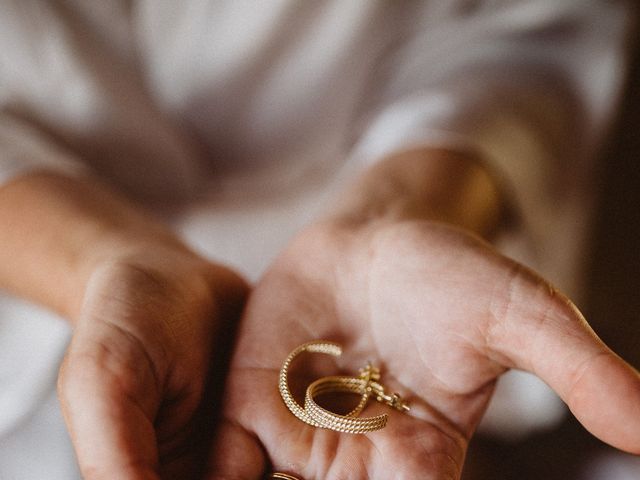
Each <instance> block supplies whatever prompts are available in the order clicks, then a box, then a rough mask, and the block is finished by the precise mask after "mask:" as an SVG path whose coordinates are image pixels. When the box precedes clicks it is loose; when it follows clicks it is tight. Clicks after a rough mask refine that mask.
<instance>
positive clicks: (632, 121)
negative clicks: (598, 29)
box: [463, 35, 640, 480]
mask: <svg viewBox="0 0 640 480" xmlns="http://www.w3.org/2000/svg"><path fill="white" fill-rule="evenodd" d="M638 36H640V35H638ZM632 51H633V53H632V55H633V63H632V67H631V70H630V72H629V76H628V79H627V86H626V94H625V97H624V99H623V101H622V105H621V109H620V112H619V116H618V119H617V122H616V125H615V127H614V129H613V132H612V135H611V137H610V139H609V142H608V144H607V146H606V148H605V149H604V151H603V154H602V157H603V158H602V161H601V172H600V175H599V176H598V184H597V187H598V189H599V190H600V192H599V194H600V202H599V207H598V211H597V212H596V214H595V216H596V222H595V225H594V231H593V236H592V245H591V254H590V258H589V269H588V280H587V285H588V288H587V294H586V295H585V296H584V298H583V301H582V302H581V304H580V305H579V306H580V309H581V310H582V312H583V313H584V314H585V316H586V317H587V319H588V320H589V323H590V324H591V325H592V326H593V328H594V330H595V331H596V332H597V333H598V335H599V336H600V337H601V338H602V339H603V340H604V341H605V342H606V343H607V344H608V345H609V346H610V347H611V348H612V349H613V350H614V351H616V352H618V353H619V354H620V355H621V356H622V357H623V358H624V359H625V360H627V361H628V362H630V363H631V364H632V365H634V366H635V367H636V368H638V369H640V41H638V39H637V38H636V39H633V40H632ZM639 435H640V432H639ZM463 478H464V480H480V479H500V480H511V479H514V480H515V479H518V480H529V479H530V480H541V479H544V480H561V479H562V480H574V479H575V480H637V479H640V458H638V457H633V456H631V455H627V456H621V455H618V454H616V452H615V451H614V450H613V449H612V448H610V447H608V446H606V445H604V444H603V443H602V442H599V441H598V440H596V439H595V438H594V437H593V436H591V435H590V434H589V433H588V432H586V431H585V430H584V429H583V428H582V427H581V426H580V424H579V423H578V422H577V421H576V420H575V419H574V418H573V417H572V416H570V415H568V416H567V417H566V419H565V421H564V422H563V423H562V424H561V425H560V427H559V428H557V429H554V430H552V431H549V432H543V433H539V434H535V435H532V436H529V437H528V438H526V439H525V440H523V441H521V442H519V443H507V442H501V441H499V440H495V439H492V438H489V437H486V436H482V435H479V436H477V437H475V439H474V440H473V441H472V443H471V448H470V450H469V456H468V462H467V468H466V472H465V475H464V477H463Z"/></svg>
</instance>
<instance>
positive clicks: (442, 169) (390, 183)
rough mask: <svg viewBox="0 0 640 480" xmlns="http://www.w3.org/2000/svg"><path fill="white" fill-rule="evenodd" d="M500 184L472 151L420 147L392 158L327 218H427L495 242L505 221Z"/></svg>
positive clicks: (357, 222)
mask: <svg viewBox="0 0 640 480" xmlns="http://www.w3.org/2000/svg"><path fill="white" fill-rule="evenodd" d="M505 205H506V202H505V201H504V199H503V196H502V194H501V192H500V189H499V187H498V184H497V182H496V181H495V179H494V178H493V176H492V175H491V174H490V173H489V172H488V170H487V169H486V168H485V167H484V166H483V165H482V162H481V161H480V160H479V158H478V157H477V156H476V155H474V154H472V153H469V152H453V151H448V150H440V149H420V150H411V151H407V152H402V153H400V154H397V155H394V156H393V157H389V158H387V159H385V160H383V161H381V162H379V163H378V164H376V165H375V166H374V167H372V168H371V169H370V170H368V171H367V172H365V174H364V175H363V176H362V177H360V178H359V179H358V180H357V181H356V182H355V183H354V184H353V185H352V186H351V187H350V188H349V189H347V190H346V192H344V194H343V195H342V196H341V197H340V198H339V199H338V202H337V203H336V205H335V206H334V208H333V210H332V211H331V212H330V213H329V215H328V218H329V219H330V220H331V221H333V222H336V223H343V224H350V225H354V226H355V225H365V224H385V223H397V222H404V221H410V220H428V221H436V222H442V223H447V224H450V225H453V226H457V227H461V228H464V229H466V230H469V231H471V232H473V233H475V234H477V235H480V236H482V237H484V238H487V239H491V238H492V237H493V236H494V235H495V233H496V231H497V230H498V229H499V228H500V226H501V224H502V222H504V220H505V216H506V215H505V212H506V210H507V209H506V208H505Z"/></svg>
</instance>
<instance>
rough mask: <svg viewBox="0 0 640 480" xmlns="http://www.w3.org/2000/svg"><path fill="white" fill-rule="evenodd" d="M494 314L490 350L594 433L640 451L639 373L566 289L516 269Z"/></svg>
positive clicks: (614, 444) (611, 441)
mask: <svg viewBox="0 0 640 480" xmlns="http://www.w3.org/2000/svg"><path fill="white" fill-rule="evenodd" d="M492 314H493V316H494V318H495V326H494V327H492V329H491V332H490V333H489V335H488V339H489V343H490V345H489V346H490V348H491V349H492V350H493V352H496V353H498V354H500V355H502V356H504V357H505V359H506V362H507V363H509V364H510V365H508V366H512V367H515V368H520V369H524V370H528V371H531V372H533V373H535V374H537V375H538V376H539V377H540V378H542V379H543V380H544V381H545V382H547V383H548V384H549V385H550V386H551V387H552V388H553V389H554V390H555V391H556V392H557V393H558V394H559V395H560V397H561V398H562V399H563V400H564V401H565V402H566V403H567V405H568V406H569V408H570V409H571V411H572V412H573V413H574V415H575V416H576V418H577V419H578V420H579V421H580V422H581V423H582V424H583V425H584V426H585V427H586V428H587V429H588V430H589V431H591V432H592V433H593V434H594V435H596V436H597V437H599V438H600V439H602V440H604V441H605V442H607V443H609V444H611V445H613V446H615V447H617V448H620V449H622V450H626V451H629V452H632V453H636V454H638V453H640V375H639V374H638V372H637V371H636V370H635V369H633V368H632V367H631V366H630V365H628V364H627V363H625V362H624V361H623V360H622V359H621V358H619V357H618V356H617V355H615V354H614V353H613V352H612V351H611V350H610V349H609V348H608V347H607V346H606V345H605V344H604V343H603V342H602V341H601V340H600V339H599V338H598V337H597V335H596V334H595V333H594V332H593V330H592V329H591V328H590V327H589V325H588V324H587V322H586V320H585V319H584V317H583V316H582V315H581V314H580V312H579V311H578V309H577V308H576V307H575V306H574V305H573V304H572V303H571V302H570V301H569V300H568V299H567V298H566V297H565V296H563V295H562V294H560V293H558V292H557V291H556V290H554V289H553V288H551V287H550V286H549V285H548V284H546V283H545V282H544V281H543V280H541V279H540V278H538V277H537V276H536V275H535V274H533V273H531V272H529V271H527V270H525V269H523V268H518V269H517V270H516V273H515V274H514V275H513V277H512V278H511V281H510V282H509V287H508V289H507V292H506V293H505V298H504V299H503V300H502V301H497V302H494V304H493V310H492Z"/></svg>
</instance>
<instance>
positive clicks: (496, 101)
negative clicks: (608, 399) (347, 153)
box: [354, 0, 631, 295]
mask: <svg viewBox="0 0 640 480" xmlns="http://www.w3.org/2000/svg"><path fill="white" fill-rule="evenodd" d="M453 3H456V2H453ZM457 3H458V4H460V3H462V2H457ZM476 3H478V5H477V6H476V7H475V11H473V12H469V11H466V12H463V11H461V10H458V11H456V12H452V11H451V9H445V10H447V11H446V12H445V13H441V12H440V13H441V16H440V17H434V11H433V10H432V11H429V10H428V9H425V11H424V14H423V15H422V16H420V15H418V16H417V19H416V28H414V31H415V33H414V34H412V35H409V38H408V40H406V41H405V42H403V43H402V45H401V46H400V47H398V48H396V49H394V50H393V51H391V53H389V54H388V55H387V56H386V58H384V59H383V61H382V62H381V63H380V67H379V69H378V70H377V71H376V74H375V76H374V80H373V82H374V83H375V82H378V85H375V86H374V88H373V89H372V91H376V92H378V94H377V95H376V97H375V100H373V101H370V102H368V103H367V104H366V105H365V107H364V108H363V113H362V117H361V118H362V119H363V122H362V124H363V125H365V127H364V128H363V129H362V132H363V133H362V135H361V136H360V137H359V141H358V142H357V144H356V147H355V151H354V159H355V160H354V161H355V162H356V163H361V162H363V163H365V164H367V163H371V162H375V161H376V160H378V159H380V158H383V157H385V156H388V155H389V154H391V153H393V152H396V151H399V150H404V149H410V148H416V147H421V146H438V147H446V148H454V149H464V150H472V151H474V152H476V153H479V154H480V158H482V159H483V160H484V161H485V162H486V164H487V166H488V168H489V170H490V171H493V172H494V173H495V175H496V177H497V178H498V180H499V183H500V184H501V185H503V187H504V190H505V193H506V194H507V196H508V197H509V198H510V200H511V201H512V203H513V204H514V205H515V210H516V211H517V217H518V219H519V221H518V226H517V228H516V230H517V231H516V232H515V233H514V232H511V233H509V232H505V235H504V238H505V239H506V240H504V241H503V242H502V243H503V244H504V245H505V246H504V249H505V250H507V252H508V253H509V254H511V255H512V256H514V257H516V258H517V259H518V260H520V261H524V263H527V264H529V265H530V266H532V267H534V268H536V269H538V270H539V271H541V273H543V275H545V276H547V277H548V278H550V279H551V280H552V281H554V282H555V283H556V284H558V285H559V286H560V287H561V288H563V289H564V290H565V291H567V292H568V293H569V294H570V295H575V294H576V293H577V291H578V284H579V279H578V277H579V274H578V271H579V270H578V269H577V265H578V264H579V262H578V261H577V255H578V253H582V252H581V250H582V248H581V247H580V246H578V247H576V245H577V244H578V245H579V244H580V241H581V240H580V239H581V238H583V237H584V232H585V229H586V226H587V225H588V221H587V217H588V211H589V210H590V208H589V204H590V202H591V201H592V197H593V195H592V188H591V186H590V183H589V182H590V180H592V177H591V173H592V169H593V160H594V158H595V155H594V152H595V151H596V150H597V147H598V146H599V145H600V143H601V142H602V139H603V136H604V134H605V132H606V128H607V125H608V123H609V121H610V119H611V117H612V114H613V112H614V111H615V105H616V99H617V97H618V96H619V93H620V91H621V86H622V83H623V81H622V80H623V79H624V67H625V63H624V60H625V59H624V55H625V49H624V45H625V40H626V34H627V33H628V30H629V27H630V18H631V15H630V12H629V10H630V5H628V4H626V3H624V2H620V1H600V0H563V1H556V0H529V1H515V2H500V1H494V2H491V1H487V2H476ZM509 238H517V241H511V240H509ZM510 245H511V246H510Z"/></svg>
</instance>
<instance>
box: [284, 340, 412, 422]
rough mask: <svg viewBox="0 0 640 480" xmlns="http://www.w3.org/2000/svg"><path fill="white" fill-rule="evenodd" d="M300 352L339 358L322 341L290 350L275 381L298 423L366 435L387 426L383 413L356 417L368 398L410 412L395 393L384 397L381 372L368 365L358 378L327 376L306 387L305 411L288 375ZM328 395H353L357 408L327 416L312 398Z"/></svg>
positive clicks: (333, 345)
mask: <svg viewBox="0 0 640 480" xmlns="http://www.w3.org/2000/svg"><path fill="white" fill-rule="evenodd" d="M303 352H313V353H324V354H328V355H333V356H339V355H341V354H342V348H341V347H340V345H338V344H337V343H334V342H327V341H324V340H319V341H313V342H307V343H304V344H302V345H300V346H299V347H297V348H296V349H295V350H293V351H292V352H291V353H290V354H289V355H288V356H287V358H286V359H285V361H284V364H283V366H282V368H281V369H280V376H279V380H278V387H279V390H280V395H281V396H282V399H283V401H284V403H285V405H286V406H287V408H288V409H289V410H290V411H291V413H293V414H294V415H295V416H296V417H297V418H298V419H300V420H302V421H303V422H305V423H307V424H308V425H311V426H313V427H317V428H327V429H330V430H334V431H337V432H342V433H356V434H357V433H367V432H372V431H375V430H380V429H381V428H384V427H385V426H386V424H387V420H388V415H387V414H386V413H383V414H380V415H375V416H373V417H365V418H360V417H358V415H359V414H360V413H361V412H362V410H364V408H365V407H366V405H367V402H368V401H369V398H370V397H372V396H373V397H374V398H375V399H376V400H377V401H379V402H382V403H385V404H387V405H389V406H391V407H393V408H395V409H397V410H399V411H401V412H406V411H408V410H409V407H408V405H407V404H406V403H405V401H404V400H403V399H402V397H400V395H398V394H397V393H393V394H391V395H389V394H387V393H386V391H385V389H384V387H383V386H382V385H381V384H380V383H378V380H379V379H380V370H379V369H378V368H376V367H375V366H373V365H372V364H371V363H368V364H367V365H366V366H365V367H364V368H362V369H360V375H359V376H358V377H348V376H329V377H323V378H320V379H318V380H316V381H315V382H313V383H311V385H309V386H308V387H307V390H306V394H305V401H304V407H303V406H301V405H300V404H298V402H296V400H295V399H294V398H293V395H292V394H291V389H290V388H289V381H288V374H289V368H290V366H291V363H292V362H293V360H294V359H295V358H296V357H297V356H298V355H300V354H301V353H303ZM331 392H348V393H356V394H359V395H360V396H361V399H360V402H359V403H358V405H357V406H356V407H355V408H354V409H353V410H351V411H350V412H349V413H347V414H345V415H340V414H337V413H334V412H330V411H329V410H326V409H325V408H323V407H321V406H320V405H318V404H317V403H316V401H315V397H317V396H319V395H322V394H326V393H331Z"/></svg>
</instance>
